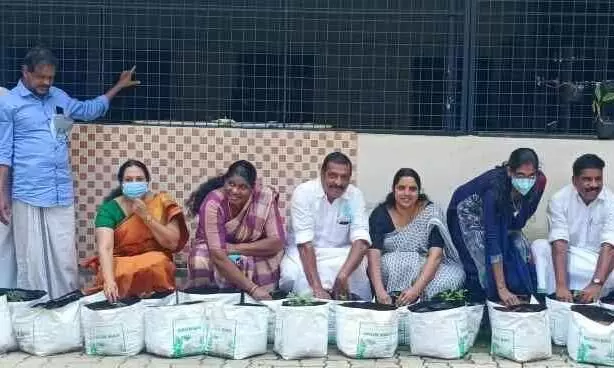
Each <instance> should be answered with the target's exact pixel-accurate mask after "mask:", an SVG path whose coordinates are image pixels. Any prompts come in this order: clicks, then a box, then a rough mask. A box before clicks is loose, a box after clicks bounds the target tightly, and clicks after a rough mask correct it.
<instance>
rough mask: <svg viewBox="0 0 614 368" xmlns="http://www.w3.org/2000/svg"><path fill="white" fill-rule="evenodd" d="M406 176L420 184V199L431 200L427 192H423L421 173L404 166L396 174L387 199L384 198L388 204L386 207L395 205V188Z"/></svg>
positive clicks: (421, 200) (423, 200)
mask: <svg viewBox="0 0 614 368" xmlns="http://www.w3.org/2000/svg"><path fill="white" fill-rule="evenodd" d="M405 177H410V178H413V179H414V181H415V182H416V185H417V186H418V192H419V194H418V201H419V202H423V203H424V202H426V203H429V202H430V200H429V197H428V196H427V195H426V194H424V193H422V180H421V179H420V175H418V173H417V172H416V170H414V169H409V168H406V167H404V168H402V169H399V170H398V171H397V173H396V174H394V178H393V179H392V191H391V192H390V193H388V195H387V196H386V199H385V200H384V205H386V207H388V208H392V207H394V205H395V200H394V188H395V187H396V186H397V184H398V183H399V181H400V180H401V179H402V178H405Z"/></svg>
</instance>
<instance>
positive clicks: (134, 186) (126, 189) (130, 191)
mask: <svg viewBox="0 0 614 368" xmlns="http://www.w3.org/2000/svg"><path fill="white" fill-rule="evenodd" d="M148 190H149V183H148V182H146V181H131V182H127V183H123V184H122V194H123V195H124V197H126V198H129V199H136V198H141V197H142V196H144V195H145V193H147V191H148Z"/></svg>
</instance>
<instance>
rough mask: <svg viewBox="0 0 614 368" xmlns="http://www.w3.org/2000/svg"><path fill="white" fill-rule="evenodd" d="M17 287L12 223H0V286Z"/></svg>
mask: <svg viewBox="0 0 614 368" xmlns="http://www.w3.org/2000/svg"><path fill="white" fill-rule="evenodd" d="M15 287H17V261H16V260H15V244H14V243H13V227H12V225H8V226H7V225H4V224H2V223H0V288H15Z"/></svg>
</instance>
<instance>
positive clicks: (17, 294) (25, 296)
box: [0, 289, 47, 303]
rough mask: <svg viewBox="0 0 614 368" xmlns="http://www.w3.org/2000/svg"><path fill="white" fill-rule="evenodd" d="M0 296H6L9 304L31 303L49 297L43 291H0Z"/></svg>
mask: <svg viewBox="0 0 614 368" xmlns="http://www.w3.org/2000/svg"><path fill="white" fill-rule="evenodd" d="M0 295H6V300H7V301H8V302H9V303H19V302H30V301H32V300H37V299H40V298H42V297H43V296H45V295H47V292H45V291H43V290H25V289H0Z"/></svg>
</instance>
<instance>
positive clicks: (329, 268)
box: [279, 152, 371, 300]
mask: <svg viewBox="0 0 614 368" xmlns="http://www.w3.org/2000/svg"><path fill="white" fill-rule="evenodd" d="M351 176H352V163H351V161H350V159H349V158H348V157H347V156H346V155H344V154H343V153H340V152H333V153H330V154H329V155H328V156H326V158H325V159H324V162H323V163H322V169H321V171H320V178H318V179H315V180H311V181H308V182H306V183H303V184H301V185H299V186H298V187H297V188H296V189H295V190H294V193H293V194H292V203H291V209H290V224H289V225H290V226H289V232H288V245H287V249H286V255H285V256H284V259H283V260H282V263H281V279H280V282H279V286H280V289H282V290H285V291H293V292H295V293H298V294H302V293H306V292H309V291H312V292H313V294H314V296H315V297H316V298H321V299H331V298H337V297H340V296H343V295H346V296H347V295H348V293H353V294H356V295H358V296H359V297H360V298H361V299H362V300H371V286H370V283H369V278H368V277H367V263H366V259H365V257H364V255H365V253H366V251H367V249H368V248H369V246H370V245H371V238H370V236H369V219H368V217H367V214H366V211H365V200H364V198H363V195H362V193H361V192H360V190H358V188H356V187H355V186H353V185H351V184H350V178H351Z"/></svg>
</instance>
